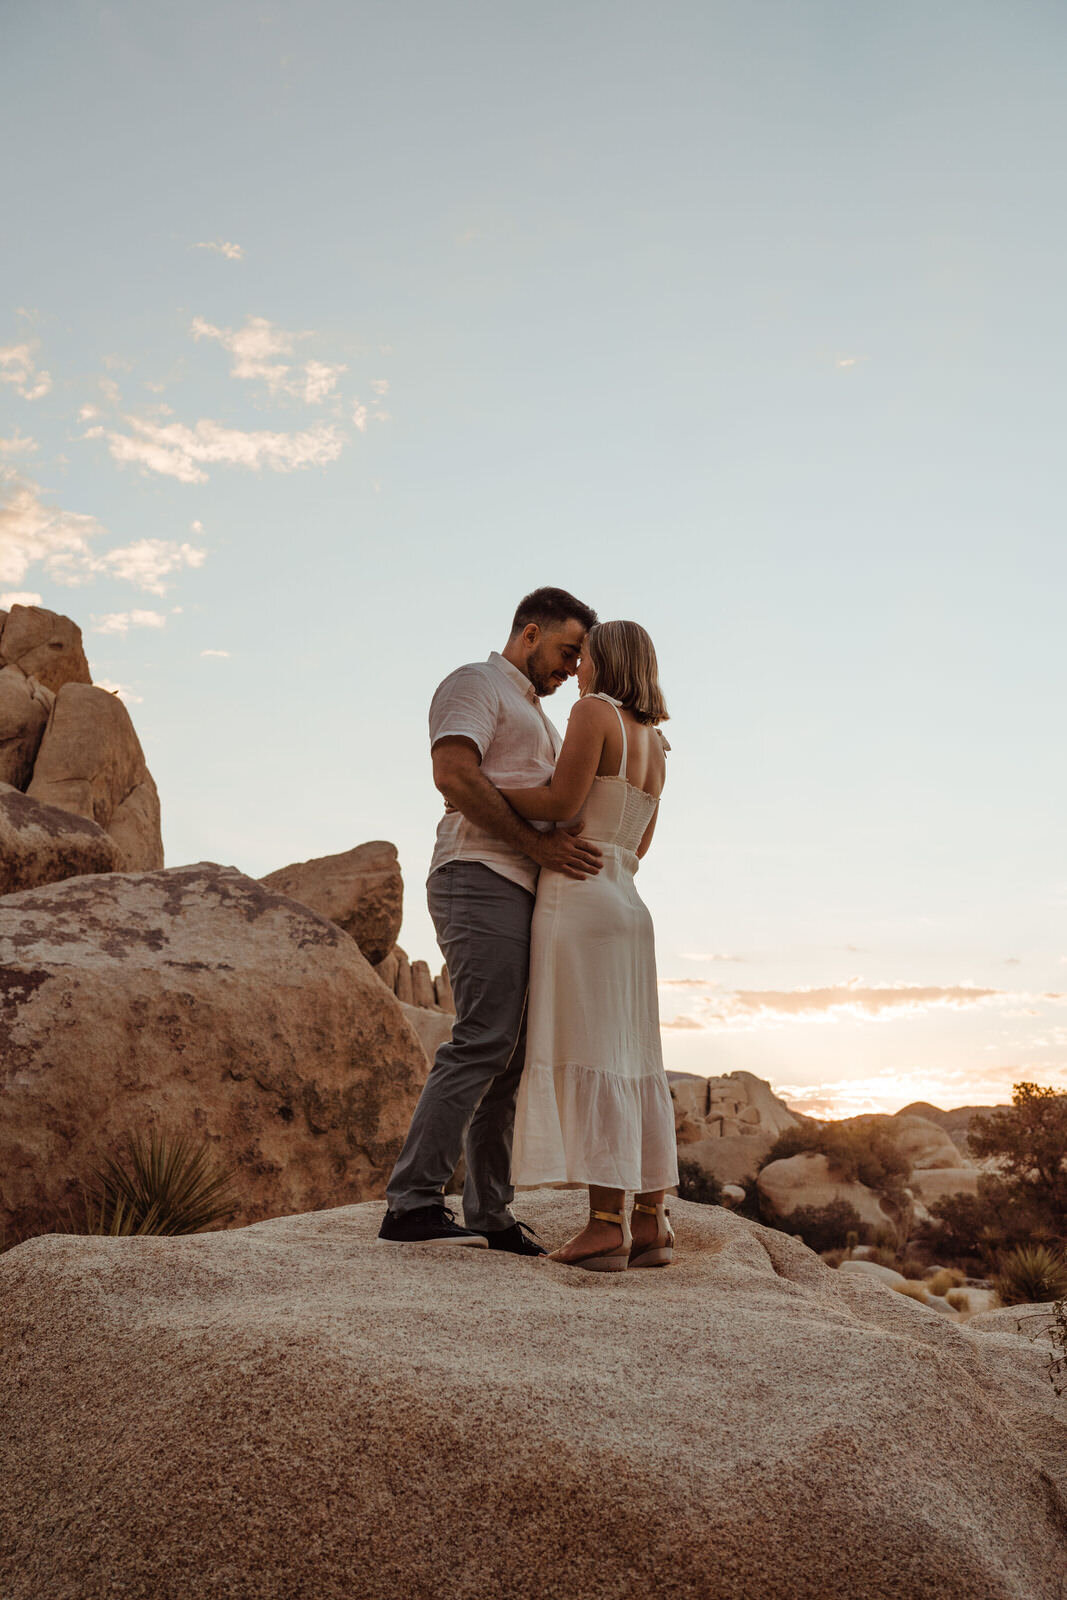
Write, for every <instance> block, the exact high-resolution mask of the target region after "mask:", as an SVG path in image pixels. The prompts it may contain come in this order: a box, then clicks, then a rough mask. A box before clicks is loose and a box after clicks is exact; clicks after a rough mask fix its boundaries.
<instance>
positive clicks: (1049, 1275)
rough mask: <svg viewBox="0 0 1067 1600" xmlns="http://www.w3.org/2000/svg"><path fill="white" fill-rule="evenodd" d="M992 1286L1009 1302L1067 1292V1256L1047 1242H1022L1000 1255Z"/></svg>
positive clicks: (1056, 1296) (1059, 1297)
mask: <svg viewBox="0 0 1067 1600" xmlns="http://www.w3.org/2000/svg"><path fill="white" fill-rule="evenodd" d="M999 1265H1000V1270H999V1272H998V1273H997V1275H996V1277H995V1278H994V1279H993V1287H994V1289H995V1290H996V1291H997V1293H998V1295H999V1296H1000V1298H1001V1300H1002V1301H1003V1302H1004V1304H1005V1305H1006V1306H1017V1305H1024V1304H1027V1303H1030V1302H1042V1303H1043V1302H1045V1301H1047V1300H1062V1299H1063V1298H1064V1297H1065V1296H1067V1257H1065V1256H1064V1254H1063V1252H1062V1251H1061V1250H1057V1249H1054V1248H1053V1247H1052V1246H1051V1245H1047V1244H1021V1245H1019V1246H1018V1247H1017V1248H1016V1249H1014V1250H1009V1251H1008V1253H1007V1254H1006V1255H1003V1256H1001V1258H1000V1264H999Z"/></svg>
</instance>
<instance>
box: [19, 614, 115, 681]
mask: <svg viewBox="0 0 1067 1600" xmlns="http://www.w3.org/2000/svg"><path fill="white" fill-rule="evenodd" d="M8 665H13V666H16V667H18V668H19V669H20V671H21V672H22V673H24V674H25V676H26V677H27V678H36V679H37V682H38V683H42V684H44V686H45V688H46V689H51V690H52V692H53V693H56V692H58V690H60V689H61V688H62V687H63V685H64V684H65V683H91V682H92V678H91V676H90V673H89V663H88V661H87V660H86V659H85V650H84V648H83V646H82V631H81V629H80V628H79V627H78V624H77V623H76V622H72V621H71V619H70V617H63V616H60V615H59V613H58V612H56V611H46V610H45V608H44V607H43V606H18V605H16V606H12V607H11V610H10V611H0V666H8Z"/></svg>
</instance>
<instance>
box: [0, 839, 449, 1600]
mask: <svg viewBox="0 0 1067 1600" xmlns="http://www.w3.org/2000/svg"><path fill="white" fill-rule="evenodd" d="M425 1076H426V1061H425V1056H424V1055H423V1052H422V1049H421V1047H420V1045H419V1042H418V1040H417V1038H416V1037H415V1035H414V1033H413V1032H412V1030H411V1028H410V1027H409V1026H408V1024H407V1022H406V1021H405V1019H404V1016H403V1014H402V1012H401V1010H400V1007H399V1005H398V1004H397V1002H396V1001H395V1000H394V998H393V997H392V996H391V995H390V994H389V993H388V992H387V991H386V989H385V988H384V986H383V985H382V984H381V983H380V982H379V980H378V979H377V978H376V977H375V975H374V973H373V971H372V970H371V968H370V966H369V965H368V963H367V962H366V961H365V960H364V959H363V957H362V956H361V955H360V952H359V950H358V948H357V947H356V945H355V943H354V942H353V941H352V940H351V939H350V938H349V937H348V935H347V934H345V933H342V931H341V930H340V928H338V927H336V926H335V924H334V923H332V922H329V921H327V919H326V918H325V917H320V916H319V915H318V914H317V913H316V912H314V911H311V910H309V909H308V907H307V906H304V905H300V904H298V903H297V902H295V901H293V900H288V899H286V897H285V896H284V895H280V894H277V893H276V892H275V891H273V890H271V889H268V888H266V887H264V885H263V884H261V883H257V882H256V881H255V879H253V878H247V877H245V876H244V875H243V874H241V873H240V872H238V871H237V870H236V869H235V868H233V867H220V866H216V865H214V864H213V863H211V862H206V863H205V862H201V863H199V864H198V865H196V866H188V867H176V868H173V869H172V870H170V871H167V872H150V873H131V874H123V873H112V874H109V875H104V876H100V877H81V878H70V879H68V880H67V881H66V882H65V883H58V884H51V885H49V886H48V887H47V888H42V889H32V890H29V891H27V892H25V893H21V894H13V895H8V896H6V897H4V898H3V899H0V1234H2V1233H4V1232H5V1231H6V1232H7V1233H8V1234H9V1236H14V1237H18V1236H20V1235H24V1234H27V1233H29V1232H40V1231H42V1229H47V1228H49V1227H51V1226H52V1225H53V1224H54V1222H55V1220H56V1218H57V1217H62V1216H63V1214H64V1211H65V1209H66V1208H67V1207H68V1206H75V1207H76V1206H77V1204H78V1201H79V1191H80V1183H81V1181H82V1180H84V1179H85V1177H86V1175H87V1173H88V1171H89V1169H90V1167H91V1166H92V1164H93V1163H94V1161H95V1160H97V1159H98V1158H100V1157H101V1156H104V1155H107V1154H110V1153H112V1152H115V1151H116V1150H117V1149H118V1147H119V1145H120V1143H121V1141H122V1138H123V1135H124V1134H125V1133H126V1131H127V1130H130V1129H132V1130H138V1131H142V1130H143V1131H146V1130H148V1129H152V1128H158V1129H162V1130H172V1131H174V1132H180V1133H186V1134H191V1135H193V1136H194V1137H199V1138H202V1139H204V1140H206V1141H208V1142H209V1143H210V1145H211V1146H212V1150H213V1154H214V1155H215V1156H216V1157H217V1158H218V1160H219V1161H220V1162H221V1163H222V1164H225V1165H231V1164H232V1165H235V1166H236V1168H237V1193H238V1197H239V1209H238V1212H237V1217H236V1220H238V1221H250V1220H253V1219H256V1218H259V1217H266V1216H273V1215H277V1214H278V1213H280V1212H288V1211H307V1210H312V1209H314V1208H316V1207H319V1206H325V1205H333V1204H336V1203H337V1202H338V1201H345V1200H358V1199H362V1198H364V1197H366V1196H371V1195H380V1194H381V1193H382V1192H383V1191H384V1185H385V1181H386V1178H387V1176H388V1173H389V1171H390V1168H391V1166H392V1164H393V1161H394V1159H395V1157H396V1155H397V1153H398V1151H399V1148H400V1144H401V1141H402V1139H403V1136H404V1133H405V1131H406V1129H407V1125H408V1121H409V1118H410V1115H411V1111H412V1108H413V1107H414V1104H415V1100H416V1099H417V1097H418V1093H419V1089H420V1087H421V1085H422V1082H423V1080H424V1078H425ZM2 1592H3V1586H2V1585H0V1593H2Z"/></svg>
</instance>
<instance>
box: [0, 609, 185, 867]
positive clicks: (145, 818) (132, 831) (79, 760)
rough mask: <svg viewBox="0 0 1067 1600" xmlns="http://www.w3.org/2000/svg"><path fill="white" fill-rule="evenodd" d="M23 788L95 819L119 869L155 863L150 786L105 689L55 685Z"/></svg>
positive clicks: (157, 850) (136, 745)
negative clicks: (29, 778) (108, 840)
mask: <svg viewBox="0 0 1067 1600" xmlns="http://www.w3.org/2000/svg"><path fill="white" fill-rule="evenodd" d="M8 627H10V623H9V624H8ZM4 634H5V637H6V634H7V629H6V628H5V630H4ZM26 793H27V794H28V795H29V796H30V798H31V799H33V800H39V801H40V802H41V804H42V805H50V806H59V807H60V808H61V809H62V810H64V811H72V812H74V814H75V816H79V817H88V818H90V820H91V821H93V822H96V823H98V824H99V825H100V827H101V828H103V829H104V831H105V832H106V833H109V834H110V835H111V837H112V839H114V841H115V844H116V846H117V847H118V852H119V865H120V868H121V870H123V871H124V872H140V871H148V870H151V869H152V868H154V867H161V866H162V865H163V840H162V836H161V834H160V824H159V796H158V794H157V793H156V786H155V784H154V782H153V781H152V775H151V773H150V772H149V770H148V767H147V766H146V764H145V758H144V752H143V750H142V749H141V742H140V740H139V739H138V737H137V734H136V733H135V732H134V726H133V723H132V722H131V721H130V714H129V712H128V711H127V710H126V707H125V706H124V705H123V703H122V701H121V700H120V699H119V698H118V696H117V695H115V694H111V693H110V692H109V691H108V690H107V689H100V688H97V687H96V686H95V685H93V684H87V683H66V684H64V685H63V687H62V688H61V689H60V691H59V693H58V694H57V696H56V702H55V705H54V706H53V707H52V715H51V718H50V720H49V723H48V727H47V728H46V729H45V733H44V738H43V739H42V740H41V747H40V750H39V751H38V753H37V760H36V762H35V763H34V768H33V779H32V782H31V783H30V785H29V787H28V788H27V790H26Z"/></svg>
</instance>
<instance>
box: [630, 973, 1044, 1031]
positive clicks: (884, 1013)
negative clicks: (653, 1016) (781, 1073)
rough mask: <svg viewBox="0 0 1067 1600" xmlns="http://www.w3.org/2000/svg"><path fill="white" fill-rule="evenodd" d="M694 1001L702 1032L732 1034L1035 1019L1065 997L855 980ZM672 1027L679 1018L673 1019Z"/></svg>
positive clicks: (708, 988) (684, 983) (679, 982)
mask: <svg viewBox="0 0 1067 1600" xmlns="http://www.w3.org/2000/svg"><path fill="white" fill-rule="evenodd" d="M660 987H661V988H663V989H680V988H686V989H689V990H690V991H691V992H692V991H693V990H694V989H699V988H700V987H702V985H701V980H699V979H684V978H683V979H673V980H671V979H668V980H666V981H665V982H664V983H662V984H661V986H660ZM703 988H704V993H703V995H699V996H697V997H696V999H697V1003H696V1005H695V1007H693V1008H692V1009H691V1010H690V1012H689V1015H690V1018H691V1020H693V1021H695V1022H696V1023H697V1024H698V1026H700V1027H702V1028H705V1029H707V1030H718V1029H727V1030H736V1029H753V1028H761V1027H774V1026H782V1025H783V1024H785V1023H788V1022H836V1021H844V1020H851V1021H859V1020H862V1021H886V1020H889V1019H891V1018H893V1017H903V1016H917V1015H920V1014H923V1013H926V1012H928V1011H931V1010H935V1009H942V1008H947V1009H951V1010H965V1009H968V1008H971V1007H975V1006H989V1005H992V1006H997V1007H999V1008H1000V1009H1001V1010H1002V1011H1004V1013H1005V1014H1006V1015H1007V1014H1015V1015H1025V1016H1032V1015H1037V1014H1038V1013H1037V1010H1036V1009H1034V1007H1035V1006H1040V1005H1043V1004H1049V1003H1052V1004H1064V1003H1067V994H1060V993H1056V992H1049V993H1046V994H1042V995H1025V994H1016V993H1011V992H1008V991H1005V990H1001V989H987V988H982V987H980V986H979V985H977V984H969V983H962V984H948V985H939V984H911V983H882V984H868V983H865V982H864V981H863V980H862V979H861V978H854V979H851V980H849V982H847V983H843V984H830V985H826V986H824V987H810V988H796V989H736V990H731V991H726V990H720V989H718V988H717V987H716V986H714V985H711V984H705V985H703ZM674 1020H675V1022H677V1021H678V1020H679V1019H677V1018H676V1019H674Z"/></svg>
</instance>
